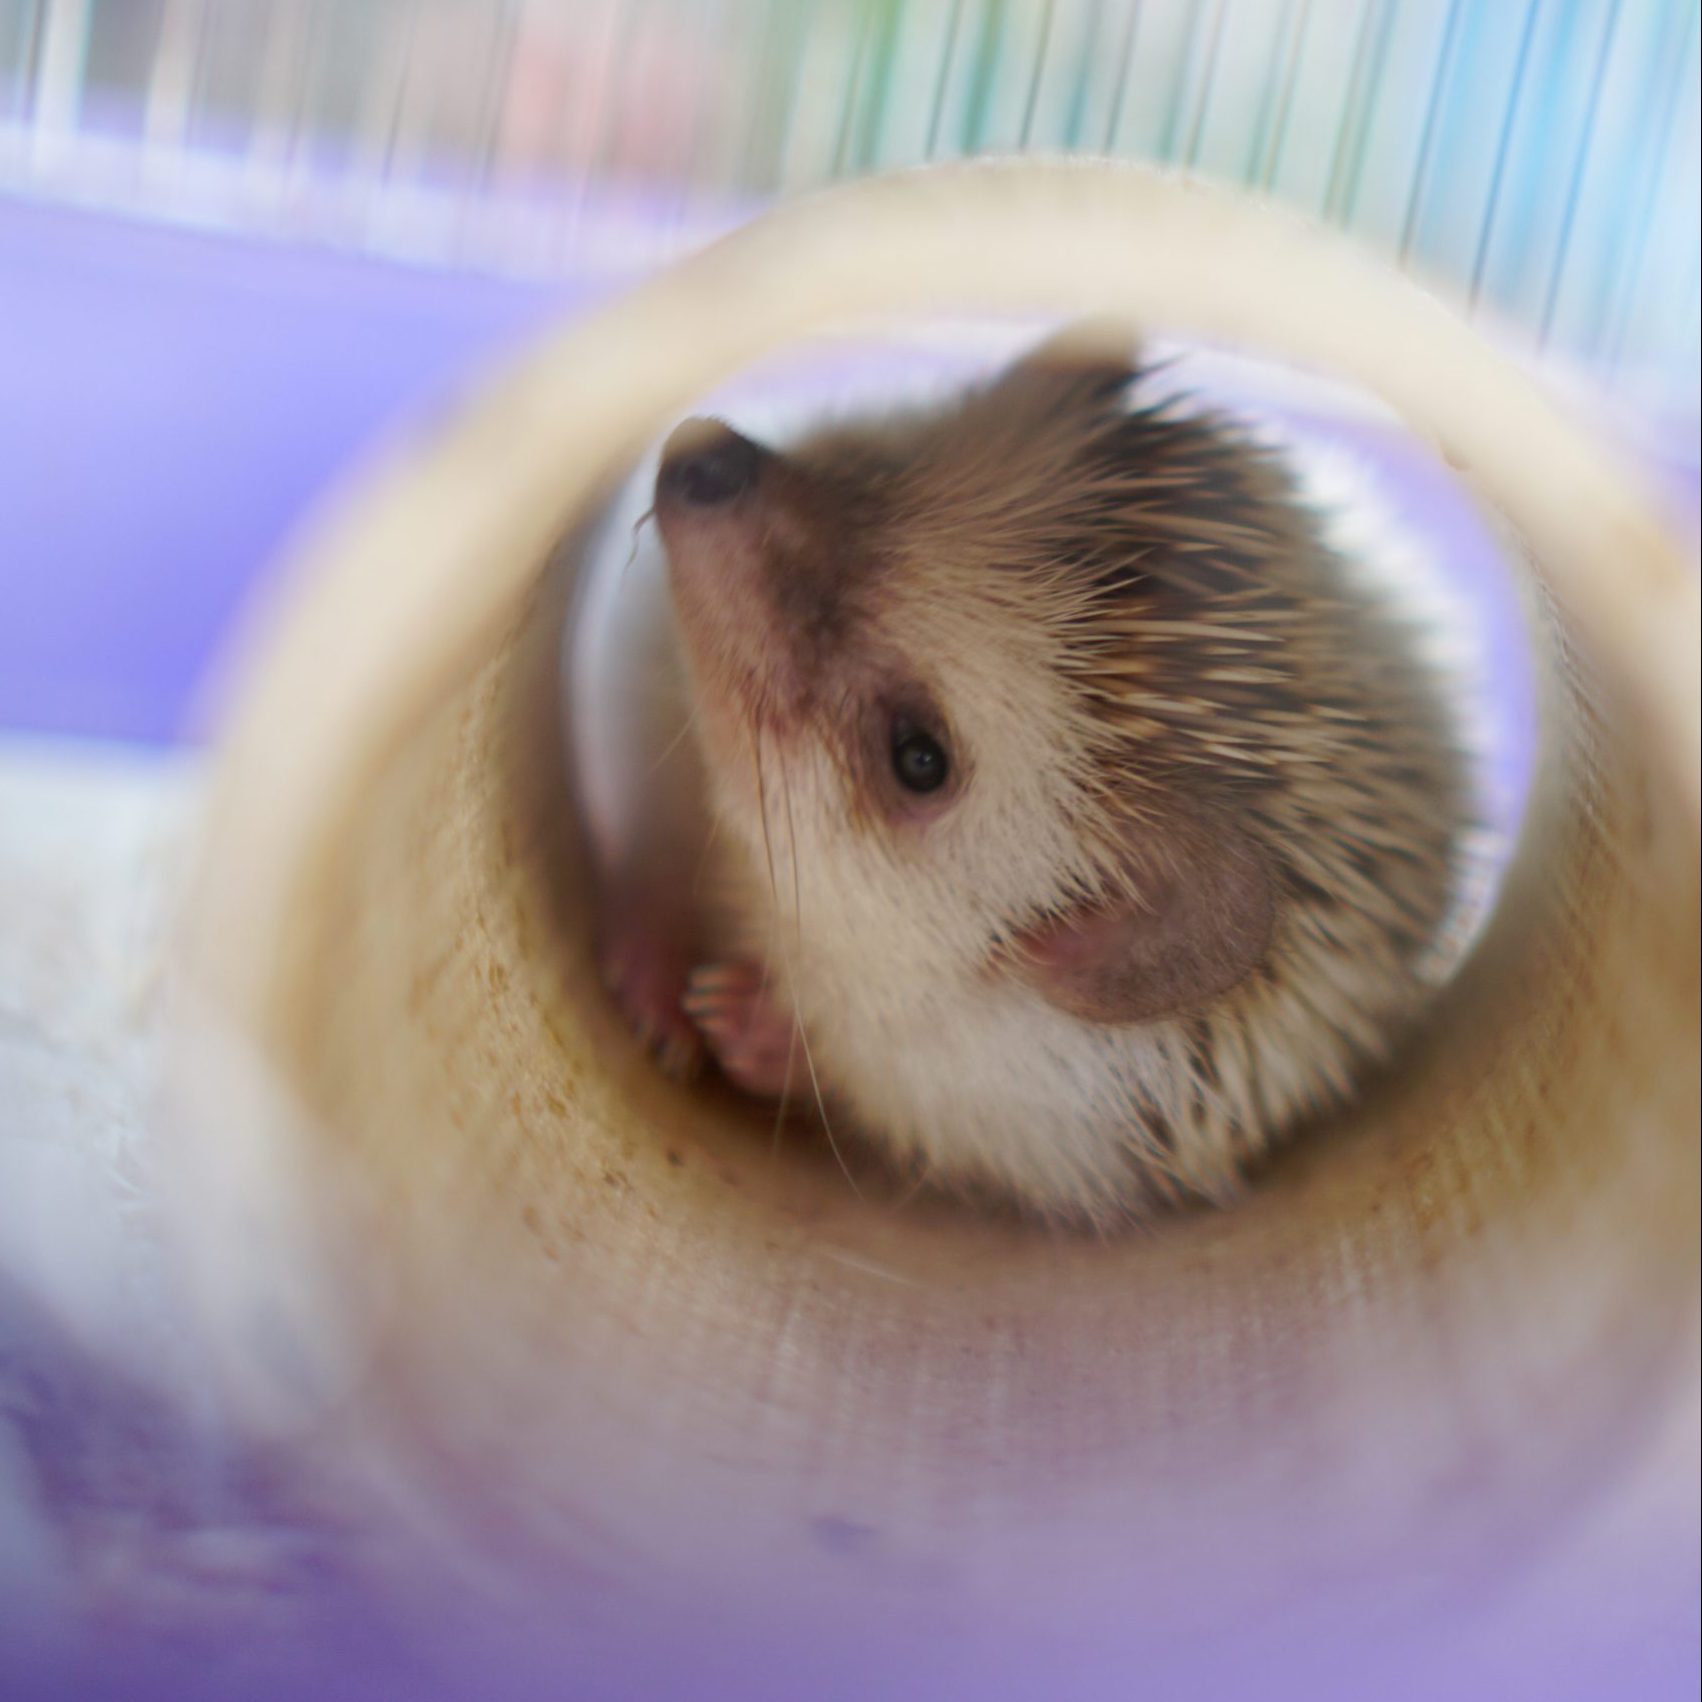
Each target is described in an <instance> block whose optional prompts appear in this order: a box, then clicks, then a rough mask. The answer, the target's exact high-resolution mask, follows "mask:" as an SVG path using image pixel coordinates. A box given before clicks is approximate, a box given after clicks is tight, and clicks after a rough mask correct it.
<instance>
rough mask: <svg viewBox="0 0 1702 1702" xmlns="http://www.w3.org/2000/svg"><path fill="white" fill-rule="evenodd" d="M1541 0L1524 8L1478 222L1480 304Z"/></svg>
mask: <svg viewBox="0 0 1702 1702" xmlns="http://www.w3.org/2000/svg"><path fill="white" fill-rule="evenodd" d="M1541 10H1542V0H1530V4H1529V5H1528V6H1527V7H1526V8H1525V27H1524V31H1523V33H1522V34H1521V35H1520V37H1519V56H1518V58H1517V59H1516V60H1515V61H1514V63H1513V84H1512V87H1511V88H1510V89H1509V90H1508V92H1507V105H1506V107H1505V109H1504V110H1503V112H1502V114H1501V135H1500V138H1499V140H1498V141H1497V142H1496V144H1495V166H1494V169H1493V170H1492V172H1491V173H1490V178H1489V194H1488V196H1487V197H1486V198H1485V200H1484V205H1483V220H1482V222H1481V224H1480V225H1479V226H1478V233H1477V253H1476V254H1475V255H1474V256H1473V258H1472V278H1471V288H1470V291H1469V293H1468V295H1467V300H1468V301H1469V302H1470V303H1471V305H1472V306H1473V307H1476V306H1477V302H1478V297H1479V296H1480V295H1481V294H1482V293H1483V275H1484V269H1485V267H1486V266H1487V265H1488V264H1489V243H1490V239H1491V237H1493V236H1494V234H1495V215H1496V213H1497V211H1498V210H1499V209H1500V206H1501V185H1502V183H1503V181H1504V180H1505V178H1506V174H1507V154H1508V150H1509V149H1510V148H1511V146H1512V142H1513V128H1514V126H1515V125H1516V124H1517V123H1518V121H1519V101H1520V97H1521V96H1522V95H1523V94H1524V89H1525V73H1526V71H1527V70H1528V69H1529V67H1530V61H1531V40H1532V37H1533V36H1534V35H1535V33H1536V25H1537V13H1538V12H1540V11H1541Z"/></svg>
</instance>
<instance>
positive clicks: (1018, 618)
mask: <svg viewBox="0 0 1702 1702" xmlns="http://www.w3.org/2000/svg"><path fill="white" fill-rule="evenodd" d="M855 447H856V446H853V445H848V444H845V443H840V444H835V445H831V446H826V445H817V446H813V447H811V448H810V449H808V450H806V452H805V453H804V454H802V455H801V456H799V457H792V456H785V455H780V454H776V453H774V452H773V451H770V450H767V449H764V448H762V447H761V446H759V445H757V444H754V443H752V442H750V441H749V440H748V439H746V438H743V437H740V436H739V435H738V434H736V433H734V432H732V431H730V430H729V429H728V428H726V427H725V426H720V425H717V424H713V423H709V422H695V421H694V422H690V423H688V424H687V425H686V426H683V427H681V428H680V430H679V431H678V432H676V433H675V434H674V436H673V437H672V438H670V440H669V443H668V445H667V448H666V450H665V452H664V456H663V461H662V469H661V472H660V475H659V477H658V480H657V486H656V515H657V520H658V524H659V526H660V529H661V532H662V536H663V539H664V542H665V545H666V549H667V555H668V563H669V572H670V580H671V584H672V588H673V593H674V600H675V605H676V609H677V611H678V615H679V619H680V625H681V629H682V632H683V634H684V637H685V641H686V648H687V651H688V655H689V660H690V665H691V670H692V673H693V677H694V684H695V687H696V696H697V707H698V721H699V731H700V736H701V739H702V742H703V743H704V745H705V747H706V749H707V751H708V754H709V758H710V766H711V768H712V770H713V773H714V777H715V781H716V785H717V789H718V792H719V794H720V802H721V807H722V811H723V815H724V817H726V818H727V819H728V820H729V822H730V824H731V825H732V826H733V828H734V830H735V831H736V832H738V833H739V834H740V835H741V837H742V838H744V839H745V841H746V842H747V844H749V845H750V846H751V847H752V848H753V849H755V850H757V851H758V852H759V853H760V854H761V856H762V857H763V858H764V859H766V860H770V861H771V862H772V863H773V865H774V868H775V875H776V879H777V880H778V881H781V882H783V883H784V884H785V888H786V890H787V891H788V892H790V890H791V889H792V888H793V887H794V886H796V887H797V888H798V889H799V890H800V891H801V892H807V893H809V894H810V895H812V897H813V896H814V895H816V894H818V893H819V900H818V901H817V902H815V903H814V906H813V908H814V909H815V911H816V913H817V915H818V917H819V916H821V914H822V911H823V907H824V905H825V906H826V908H828V909H831V910H832V912H833V914H834V923H831V924H830V923H829V922H828V921H826V920H821V921H817V922H815V923H813V924H812V926H811V929H810V933H811V935H812V936H814V937H815V939H816V940H817V943H818V946H819V947H820V948H821V949H828V946H827V942H826V941H825V940H823V938H822V936H823V933H824V930H825V932H826V933H828V934H831V933H832V932H833V926H834V925H835V924H842V926H843V940H844V944H845V947H846V949H847V950H851V951H855V950H856V949H857V948H858V942H860V941H864V940H866V941H867V942H868V947H869V950H870V951H871V952H872V953H878V955H879V956H880V957H881V958H882V959H883V960H884V961H885V962H887V963H890V962H891V959H892V955H893V949H894V942H895V940H898V939H899V938H900V937H901V938H902V941H903V946H902V947H901V948H900V949H901V950H902V955H903V957H904V958H905V959H906V960H907V961H909V962H910V964H911V966H912V972H914V970H915V968H916V966H918V965H921V964H923V963H925V964H926V965H928V966H929V967H931V968H933V969H939V968H942V967H945V966H952V967H954V968H956V969H960V970H961V969H965V968H969V967H972V966H974V965H976V964H980V963H983V962H985V960H986V959H987V956H988V953H989V952H990V950H991V949H992V948H993V947H994V946H996V945H997V943H998V940H999V938H1000V936H1001V934H1002V933H1003V932H1004V931H1005V930H1007V929H1008V926H1009V923H1010V921H1011V919H1012V918H1015V917H1021V916H1024V915H1028V914H1032V913H1034V912H1036V911H1038V910H1041V909H1043V908H1045V907H1047V906H1049V905H1052V904H1055V903H1056V902H1057V901H1058V899H1059V897H1060V896H1061V894H1062V893H1063V892H1064V891H1065V890H1066V889H1067V888H1068V887H1069V886H1070V885H1071V884H1072V882H1076V881H1079V879H1080V877H1081V874H1082V868H1081V850H1080V846H1081V840H1082V836H1081V833H1080V831H1079V818H1080V815H1081V811H1082V810H1083V808H1084V807H1085V796H1086V794H1085V787H1086V784H1087V779H1088V776H1089V775H1090V773H1091V764H1090V762H1089V753H1088V751H1087V749H1086V748H1085V741H1086V738H1087V736H1088V734H1089V732H1090V728H1089V727H1088V724H1087V723H1086V722H1085V720H1084V718H1083V716H1082V715H1081V713H1080V711H1079V708H1077V707H1076V706H1075V705H1074V704H1073V703H1072V700H1071V697H1070V688H1069V685H1068V677H1069V676H1068V669H1067V667H1066V666H1065V661H1066V658H1065V657H1064V655H1063V654H1062V652H1061V649H1060V643H1061V641H1060V639H1059V638H1058V636H1057V634H1056V630H1055V627H1054V624H1053V623H1051V622H1049V621H1048V619H1047V618H1045V615H1046V612H1045V610H1044V609H1043V608H1042V607H1041V606H1040V605H1039V604H1038V603H1035V604H1033V606H1032V607H1028V606H1026V605H1023V604H1020V603H1015V604H1013V602H1012V596H1013V583H1014V581H1013V579H1012V576H1010V575H1008V574H1006V575H1003V576H1001V575H1000V574H999V573H998V571H997V570H996V567H995V566H993V565H991V564H990V562H989V547H988V541H987V540H986V539H985V538H982V537H977V536H976V534H975V529H974V528H973V526H971V527H967V528H966V527H958V528H953V529H948V530H946V531H943V532H941V533H939V534H937V535H935V534H932V533H928V532H926V531H920V532H919V531H918V529H917V528H915V527H913V526H910V525H907V524H905V523H903V522H902V521H895V517H894V510H893V500H894V487H895V479H894V476H893V473H892V470H891V469H890V468H887V467H883V466H882V465H881V463H880V461H879V458H878V457H876V456H873V455H869V456H867V457H866V459H865V460H864V462H863V463H862V464H859V463H858V460H857V458H856V455H855V453H854V452H853V451H854V449H855ZM862 447H863V448H864V449H865V450H867V449H868V448H869V446H868V445H863V446H862ZM1025 594H1026V593H1025ZM1029 616H1032V618H1028V617H1029Z"/></svg>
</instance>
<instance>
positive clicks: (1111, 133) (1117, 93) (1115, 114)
mask: <svg viewBox="0 0 1702 1702" xmlns="http://www.w3.org/2000/svg"><path fill="white" fill-rule="evenodd" d="M1128 19H1129V21H1128V22H1127V23H1126V24H1125V25H1124V26H1123V48H1122V52H1121V53H1119V54H1118V55H1117V86H1116V87H1115V88H1114V89H1113V90H1112V91H1111V113H1110V116H1109V117H1108V118H1107V119H1106V121H1105V152H1106V153H1108V154H1110V153H1115V152H1116V148H1117V128H1118V126H1119V125H1120V124H1121V123H1122V122H1123V97H1124V96H1125V95H1126V94H1127V93H1128V92H1129V70H1130V67H1131V66H1132V65H1133V64H1134V62H1135V37H1136V35H1137V34H1138V33H1139V31H1140V27H1141V0H1129V11H1128Z"/></svg>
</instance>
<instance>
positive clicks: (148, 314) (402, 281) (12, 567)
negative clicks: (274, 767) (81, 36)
mask: <svg viewBox="0 0 1702 1702" xmlns="http://www.w3.org/2000/svg"><path fill="white" fill-rule="evenodd" d="M589 293H590V292H589V291H588V290H585V289H579V290H577V291H576V290H573V289H570V288H567V287H564V286H561V285H559V284H558V285H554V286H550V287H545V286H540V285H527V284H523V283H515V282H506V281H500V280H494V279H489V278H480V277H474V276H469V275H458V274H446V273H440V272H433V271H427V270H416V269H412V268H409V267H405V266H400V265H393V264H388V263H384V262H378V261H371V260H358V259H351V258H348V257H346V256H339V255H334V254H330V253H326V252H320V251H313V250H306V249H300V248H292V247H285V246H282V245H277V246H274V245H270V244H266V243H260V242H245V241H237V240H232V239H229V238H221V237H211V236H201V235H195V234H189V233H184V232H176V231H167V230H162V229H157V228H154V227H151V226H145V225H141V224H135V223H130V222H128V221H124V220H119V219H113V218H103V217H100V216H94V215H86V214H79V213H72V212H65V211H61V210H56V209H49V208H43V207H39V206H35V205H29V204H25V203H22V202H15V201H7V200H0V516H3V517H4V525H5V532H4V536H5V540H6V543H5V552H4V555H3V557H0V728H11V729H27V730H35V731H52V732H65V733H82V734H93V735H101V736H111V737H119V738H130V739H140V740H148V741H158V740H167V739H172V738H174V737H177V736H180V735H181V734H182V732H183V731H184V716H185V712H186V705H187V703H188V700H189V696H190V694H191V692H192V690H193V687H194V685H195V682H196V681H197V680H198V678H199V677H200V675H201V673H202V670H203V668H204V666H205V664H206V662H207V660H208V657H209V654H210V652H211V650H212V649H213V647H214V646H215V644H216V642H217V640H218V638H219V636H220V634H221V633H222V632H223V631H224V630H225V627H226V625H227V623H228V621H229V618H230V615H231V612H232V610H233V608H234V606H235V605H236V604H237V603H238V602H239V601H240V599H241V597H242V595H243V593H244V591H245V590H246V589H247V587H248V586H249V585H250V584H251V583H252V582H253V580H254V579H255V577H256V575H257V574H259V573H261V572H263V571H264V570H265V568H266V567H267V566H268V564H269V563H270V562H271V561H272V560H273V558H274V557H275V555H276V553H277V551H278V548H279V546H280V543H281V542H282V541H283V540H284V539H285V538H286V537H287V535H288V533H289V530H290V528H291V526H292V524H293V523H294V522H295V521H296V520H297V519H298V518H299V517H300V516H301V514H302V512H303V510H304V508H306V507H307V506H308V504H309V503H311V501H312V500H313V498H314V497H315V496H316V495H317V494H319V493H320V492H321V491H322V490H323V489H324V488H325V487H326V485H327V483H328V482H329V481H331V480H332V479H333V478H334V477H335V475H336V474H337V473H338V472H339V471H340V470H341V469H342V468H344V467H345V466H346V465H347V463H348V461H349V458H350V457H351V455H353V454H354V453H356V452H357V451H358V450H359V449H360V448H361V446H362V445H364V444H365V443H367V442H369V441H370V440H371V438H372V437H373V435H374V433H375V432H377V431H378V430H380V429H381V428H382V427H383V425H384V424H385V423H386V422H387V421H390V420H392V419H393V418H395V417H396V416H398V415H399V414H401V413H403V412H405V411H406V410H409V409H411V408H414V407H416V406H419V405H421V404H423V403H425V402H428V401H429V400H430V399H431V398H432V397H433V396H435V395H437V394H439V393H441V391H442V390H443V388H444V386H445V385H446V383H448V382H449V381H451V380H452V379H453V378H455V377H456V376H457V375H459V374H462V373H464V372H466V371H467V370H468V368H469V367H470V366H472V365H473V364H475V363H477V362H478V361H480V360H482V359H485V358H487V357H489V356H490V355H491V354H492V353H493V352H495V351H497V350H499V349H501V348H503V347H505V346H507V345H509V344H511V343H513V342H515V341H516V340H517V339H520V338H522V337H524V335H525V334H526V333H527V332H529V331H532V330H534V329H535V328H536V327H537V326H538V325H539V324H540V323H542V322H545V321H547V320H548V319H549V318H550V317H551V316H552V315H554V314H557V313H559V312H561V311H563V310H564V309H566V308H568V307H570V306H571V305H573V304H574V303H575V302H576V301H579V300H583V299H585V298H586V296H588V294H589Z"/></svg>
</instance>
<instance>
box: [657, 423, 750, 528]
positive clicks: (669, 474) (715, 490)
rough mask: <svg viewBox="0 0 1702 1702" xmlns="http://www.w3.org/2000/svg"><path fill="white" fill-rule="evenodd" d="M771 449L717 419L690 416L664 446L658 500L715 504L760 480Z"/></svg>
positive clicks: (702, 504) (701, 504) (658, 475)
mask: <svg viewBox="0 0 1702 1702" xmlns="http://www.w3.org/2000/svg"><path fill="white" fill-rule="evenodd" d="M767 454H768V451H767V450H766V449H764V448H763V447H762V445H761V444H760V443H752V442H751V440H750V439H749V438H748V437H741V436H740V435H739V434H738V433H737V432H736V431H734V430H733V429H732V428H731V427H730V426H724V425H722V424H721V422H720V421H719V420H687V421H686V423H685V424H684V425H682V426H680V427H679V428H678V429H677V430H676V431H675V432H674V434H673V435H672V436H671V437H670V438H669V439H668V441H667V443H666V444H665V445H663V448H662V469H661V471H660V472H659V473H658V474H657V475H656V498H657V501H658V502H661V501H668V502H674V503H685V504H689V505H690V506H692V507H695V508H714V507H717V506H718V505H720V504H721V503H724V502H731V501H732V500H733V498H734V497H737V496H742V495H743V494H744V493H745V492H746V491H748V490H749V489H750V488H751V486H752V485H754V484H755V483H756V479H757V474H758V472H759V471H760V470H761V467H762V463H763V460H764V458H765V457H766V456H767Z"/></svg>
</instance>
